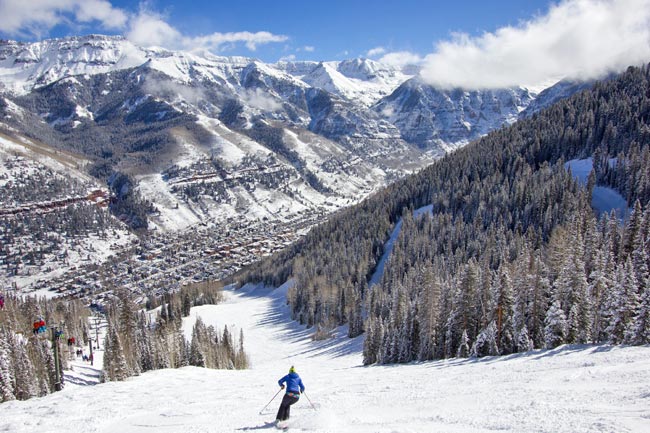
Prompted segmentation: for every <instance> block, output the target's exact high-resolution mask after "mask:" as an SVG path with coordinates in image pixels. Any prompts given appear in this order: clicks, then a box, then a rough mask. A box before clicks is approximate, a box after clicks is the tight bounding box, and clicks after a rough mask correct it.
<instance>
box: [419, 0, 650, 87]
mask: <svg viewBox="0 0 650 433" xmlns="http://www.w3.org/2000/svg"><path fill="white" fill-rule="evenodd" d="M647 61H650V0H566V1H563V2H561V3H559V4H557V5H554V6H551V8H550V9H549V11H548V13H547V14H546V15H540V16H537V17H535V18H533V19H531V20H529V21H526V22H522V23H521V24H519V25H518V26H513V27H503V28H500V29H498V30H496V31H495V32H493V33H485V34H483V35H481V36H478V37H471V36H469V35H467V34H455V35H454V37H453V39H452V40H450V41H444V42H440V43H438V44H437V46H436V50H435V52H434V53H432V54H430V55H428V56H427V57H426V58H425V60H424V66H423V69H422V78H423V79H424V80H425V81H426V82H427V83H429V84H432V85H435V86H438V87H443V88H450V87H462V88H468V89H476V88H499V87H507V86H513V85H520V84H530V85H533V84H537V83H539V82H542V81H545V80H548V79H550V78H564V77H567V78H582V79H590V78H598V77H600V76H603V75H604V74H606V73H608V72H612V71H618V70H621V69H623V68H625V67H626V66H628V65H631V64H640V63H644V62H647Z"/></svg>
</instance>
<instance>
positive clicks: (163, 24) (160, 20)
mask: <svg viewBox="0 0 650 433" xmlns="http://www.w3.org/2000/svg"><path fill="white" fill-rule="evenodd" d="M126 37H127V38H128V39H129V40H130V41H132V42H133V43H135V44H136V45H141V46H145V47H150V46H158V47H164V48H169V49H180V50H189V51H193V50H210V51H222V50H223V49H225V48H229V47H232V46H233V45H234V44H236V43H243V44H244V45H246V47H247V48H248V49H249V50H251V51H255V50H256V49H257V46H258V45H263V44H268V43H271V42H284V41H286V40H288V39H289V38H288V37H287V36H284V35H275V34H273V33H269V32H255V33H252V32H228V33H219V32H216V33H212V34H209V35H203V36H195V37H189V36H185V35H183V34H182V33H181V32H180V31H178V30H177V29H176V28H174V27H172V26H171V25H170V24H168V23H167V21H166V20H165V19H164V17H163V16H162V15H160V14H158V13H156V12H154V11H150V10H147V9H145V8H141V10H140V12H139V13H138V14H137V15H135V16H133V17H132V18H131V19H130V20H129V30H128V31H127V33H126Z"/></svg>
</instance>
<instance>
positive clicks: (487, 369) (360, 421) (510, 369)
mask: <svg viewBox="0 0 650 433" xmlns="http://www.w3.org/2000/svg"><path fill="white" fill-rule="evenodd" d="M287 288H288V286H287V285H285V286H283V287H281V288H278V289H275V290H273V289H264V288H254V287H245V288H244V289H241V290H238V291H227V292H226V295H227V301H226V302H224V303H223V304H220V305H216V306H202V307H196V308H193V309H192V312H191V316H190V317H189V318H186V319H185V323H184V330H185V333H186V335H190V334H191V327H192V325H193V324H194V322H195V320H196V317H197V316H200V317H201V318H202V319H203V320H204V322H206V324H208V325H216V326H219V327H220V328H222V327H223V326H224V325H228V327H229V329H232V328H233V327H234V328H235V329H234V331H235V332H236V333H238V332H239V329H243V330H244V344H245V346H246V349H247V351H248V353H249V355H250V357H251V362H252V368H250V369H249V370H244V371H228V370H208V369H202V368H196V367H185V368H181V369H177V370H172V369H168V370H158V371H153V372H148V373H145V374H142V375H141V376H139V377H134V378H130V379H128V380H126V381H124V382H112V383H105V384H96V385H95V386H88V385H91V384H95V383H96V378H95V377H94V375H95V374H96V373H97V370H96V369H97V368H101V362H99V363H98V362H96V363H95V367H94V368H91V367H90V366H89V365H87V364H86V365H83V364H81V363H75V364H76V365H75V367H74V371H72V372H70V371H68V372H67V373H66V377H67V381H66V386H65V388H64V390H63V391H61V392H58V393H54V394H51V395H49V396H46V397H42V398H35V399H32V400H27V401H13V402H8V403H3V404H2V405H0V409H1V412H0V413H1V414H2V416H1V417H0V432H4V431H7V432H16V433H23V432H30V433H32V432H34V431H38V432H39V433H46V432H84V433H90V432H102V433H104V432H106V433H108V432H121V433H128V432H137V433H140V432H162V433H171V432H253V433H254V432H260V433H263V432H265V431H275V427H274V426H273V425H272V421H273V420H274V419H275V412H276V411H277V408H278V406H279V403H280V398H281V395H282V394H281V393H280V395H278V396H277V398H275V399H274V400H273V401H272V402H271V404H269V406H268V408H267V409H265V410H264V412H262V414H260V413H259V412H260V410H261V409H262V408H263V407H264V405H266V404H267V403H268V402H269V400H270V399H271V398H272V397H273V395H274V394H275V393H276V392H277V391H278V386H277V380H278V379H279V378H280V377H281V376H283V375H284V374H286V372H287V371H288V369H289V367H290V366H291V365H295V367H296V369H297V371H298V372H299V373H300V374H301V376H302V378H303V380H304V382H305V386H306V391H307V394H306V395H307V397H309V399H311V401H312V402H313V403H314V405H315V406H316V408H317V410H314V409H313V408H312V407H311V406H310V404H309V401H308V400H307V398H305V396H303V397H302V398H301V399H300V401H299V402H298V403H297V404H295V405H294V406H293V407H292V409H291V414H292V417H291V419H290V420H289V423H288V429H287V430H286V431H289V432H368V433H369V432H380V433H394V432H400V433H401V432H406V433H408V432H493V431H511V432H645V431H649V430H648V428H649V427H650V385H649V384H650V347H649V346H644V347H610V346H568V347H562V348H558V349H555V350H551V351H541V350H538V351H532V352H528V353H525V354H518V355H511V356H506V357H488V358H482V359H479V360H473V359H450V360H443V361H434V362H422V363H412V364H408V365H399V366H396V365H391V366H370V367H364V366H363V365H362V357H361V347H362V344H363V340H362V338H363V337H358V338H356V339H347V338H346V337H345V329H344V328H340V329H339V330H338V335H337V336H336V337H335V338H333V339H330V340H326V341H319V342H313V341H311V339H310V335H311V333H312V332H313V330H310V329H305V327H304V326H301V325H299V324H297V323H296V322H292V321H291V320H290V318H289V314H288V307H287V305H286V302H285V295H286V290H287ZM97 355H98V356H97V358H100V357H101V351H100V352H97Z"/></svg>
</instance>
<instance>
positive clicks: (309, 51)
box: [303, 45, 316, 53]
mask: <svg viewBox="0 0 650 433" xmlns="http://www.w3.org/2000/svg"><path fill="white" fill-rule="evenodd" d="M315 49H316V48H314V47H313V46H311V45H305V46H304V47H303V50H305V51H307V52H308V53H313V52H314V50H315Z"/></svg>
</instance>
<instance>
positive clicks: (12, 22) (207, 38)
mask: <svg viewBox="0 0 650 433" xmlns="http://www.w3.org/2000/svg"><path fill="white" fill-rule="evenodd" d="M88 23H98V24H99V27H101V28H104V29H110V30H123V31H124V33H125V36H126V37H127V38H128V39H129V40H131V41H132V42H134V43H135V44H137V45H142V46H147V47H150V46H159V47H163V48H169V49H181V50H190V51H191V50H210V51H222V50H224V49H226V48H229V47H232V46H233V45H235V44H239V43H241V44H244V45H245V46H246V47H247V48H248V49H249V50H251V51H255V50H256V49H257V47H258V46H259V45H262V44H268V43H272V42H284V41H286V40H288V39H289V38H288V37H287V36H284V35H275V34H273V33H269V32H264V31H262V32H228V33H219V32H215V33H212V34H208V35H201V36H194V37H190V36H186V35H184V34H182V33H181V32H180V31H179V30H178V29H176V28H175V27H173V26H172V25H171V24H169V22H168V21H167V20H166V19H165V17H164V16H163V15H161V14H159V13H157V12H155V11H153V10H151V9H150V8H149V4H148V3H146V2H145V3H141V4H140V9H139V11H138V12H137V13H127V12H126V11H124V10H122V9H120V8H116V7H113V5H112V4H111V3H110V1H108V0H0V32H3V33H6V34H8V35H14V36H20V37H37V38H41V37H43V36H46V35H47V34H48V33H49V31H50V30H51V29H52V28H53V27H55V26H57V25H68V26H78V25H83V24H88Z"/></svg>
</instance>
